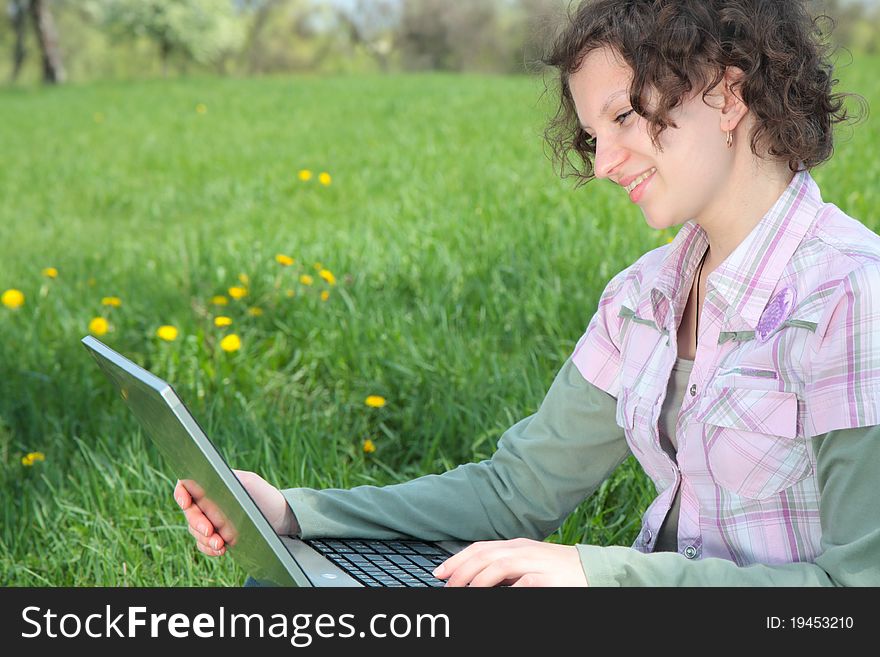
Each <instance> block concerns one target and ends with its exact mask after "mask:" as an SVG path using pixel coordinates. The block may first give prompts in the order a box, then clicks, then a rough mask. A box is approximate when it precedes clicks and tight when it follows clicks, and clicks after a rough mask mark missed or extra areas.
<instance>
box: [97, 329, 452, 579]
mask: <svg viewBox="0 0 880 657" xmlns="http://www.w3.org/2000/svg"><path fill="white" fill-rule="evenodd" d="M82 343H83V345H85V347H86V349H87V350H88V352H89V353H90V354H91V355H92V356H93V357H94V359H95V361H96V362H97V363H98V365H99V366H100V367H101V369H102V370H103V371H104V373H105V374H106V375H107V377H108V378H109V379H110V381H112V382H113V384H115V386H116V388H117V389H118V390H119V393H120V395H121V397H122V399H123V401H124V402H125V403H126V404H127V405H128V407H129V408H130V409H131V410H132V412H133V413H134V414H135V415H136V416H137V418H138V420H140V422H141V424H142V425H143V427H144V429H145V430H146V433H147V435H148V436H149V437H150V438H151V439H152V441H153V442H154V443H155V444H156V446H157V447H158V448H159V451H160V452H161V453H162V455H163V456H164V457H165V459H166V461H167V464H168V466H169V468H170V469H171V470H172V472H173V473H174V475H175V477H176V478H177V479H179V480H180V481H181V482H183V484H184V486H186V488H187V490H189V492H190V494H191V495H192V496H193V500H194V501H195V503H196V504H197V505H198V506H199V508H200V509H201V510H202V511H203V512H204V513H205V515H206V516H207V517H208V518H209V519H210V520H211V521H212V523H213V524H214V526H215V527H216V528H217V531H218V532H219V533H220V535H221V536H223V537H224V539H225V540H226V544H227V546H226V551H227V554H228V555H229V556H231V557H232V559H234V560H235V562H236V563H238V565H239V566H241V567H242V568H243V569H244V571H245V572H247V573H248V574H249V575H250V576H251V577H253V578H254V579H255V580H257V582H258V583H260V584H262V585H266V586H321V587H326V586H350V587H361V586H370V587H403V586H408V587H439V586H443V584H444V582H443V581H442V580H439V579H437V578H435V577H434V576H433V575H431V571H432V570H433V569H434V568H435V567H436V566H437V565H438V564H440V563H442V562H443V561H445V560H446V559H447V558H448V557H449V556H451V555H452V554H455V553H456V552H458V551H459V550H461V549H463V548H464V547H466V546H467V545H468V543H466V542H461V541H436V542H433V541H421V540H418V539H416V538H408V539H395V540H375V539H365V538H361V539H358V538H325V539H314V540H300V539H299V538H296V537H293V536H279V535H278V534H276V533H275V531H274V530H273V529H272V527H271V526H270V524H269V521H268V520H266V517H265V516H264V515H263V513H262V512H261V511H260V509H259V507H257V505H256V504H255V503H254V501H253V499H251V497H250V495H249V494H248V492H247V490H245V488H244V486H242V485H241V482H240V481H239V480H238V478H237V477H236V476H235V474H234V473H233V471H232V469H231V468H230V467H229V465H227V463H226V461H225V460H224V459H223V457H222V456H221V455H220V453H219V452H218V451H217V449H216V447H214V444H213V443H212V442H211V441H210V440H209V439H208V437H207V435H206V434H205V432H204V431H202V429H201V427H199V424H198V423H197V422H196V420H195V418H193V416H192V415H191V414H190V412H189V411H188V410H187V408H186V406H184V404H183V402H182V401H181V400H180V398H179V397H178V396H177V394H176V393H175V392H174V390H173V389H172V388H171V386H170V385H169V384H168V383H166V382H165V381H163V380H162V379H160V378H159V377H157V376H155V375H154V374H151V373H150V372H148V371H147V370H145V369H144V368H142V367H140V366H138V365H136V364H135V363H133V362H131V361H130V360H128V359H127V358H125V357H124V356H122V355H121V354H119V353H117V352H116V351H114V350H113V349H111V348H110V347H108V346H107V345H105V344H104V343H102V342H101V341H100V340H97V339H95V338H94V337H92V336H86V337H85V338H83V339H82Z"/></svg>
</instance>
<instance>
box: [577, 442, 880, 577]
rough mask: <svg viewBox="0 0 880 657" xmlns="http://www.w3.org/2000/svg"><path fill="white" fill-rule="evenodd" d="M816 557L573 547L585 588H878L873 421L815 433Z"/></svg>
mask: <svg viewBox="0 0 880 657" xmlns="http://www.w3.org/2000/svg"><path fill="white" fill-rule="evenodd" d="M812 441H813V447H814V448H815V451H816V473H817V477H818V484H819V494H820V498H819V516H820V522H821V525H822V554H820V555H819V556H818V557H816V560H815V561H814V562H813V563H806V562H802V563H789V564H783V565H774V566H766V565H751V566H745V567H740V566H737V565H736V564H735V563H733V562H732V561H727V560H725V559H717V558H707V559H702V560H699V561H691V560H689V559H687V558H686V557H685V556H683V555H681V554H678V553H675V552H658V553H652V554H645V553H642V552H639V551H637V550H633V549H631V548H627V547H617V546H612V547H598V546H594V545H578V546H577V548H578V551H579V553H580V557H581V564H582V565H583V567H584V572H585V573H586V575H587V580H588V582H589V583H590V585H591V586H880V504H877V493H878V486H877V481H878V479H877V475H878V474H880V426H873V427H858V428H853V429H839V430H834V431H830V432H828V433H826V434H822V435H819V436H815V437H814V438H813V439H812Z"/></svg>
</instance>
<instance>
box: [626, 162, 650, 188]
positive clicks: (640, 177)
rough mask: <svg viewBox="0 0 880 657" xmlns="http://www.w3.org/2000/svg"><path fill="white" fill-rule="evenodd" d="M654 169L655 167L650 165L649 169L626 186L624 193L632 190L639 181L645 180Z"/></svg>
mask: <svg viewBox="0 0 880 657" xmlns="http://www.w3.org/2000/svg"><path fill="white" fill-rule="evenodd" d="M656 170H657V167H651V168H650V169H648V170H647V171H645V173H643V174H642V175H641V176H639V177H638V178H636V179H635V180H633V181H632V182H631V183H630V184H629V185H627V186H626V193H627V194H629V193H630V192H631V191H632V190H634V189H635V188H636V187H637V186H638V185H639V183H641V182H642V181H643V180H645V178H647V177H648V176H650V175H651V174H652V173H654V172H655V171H656Z"/></svg>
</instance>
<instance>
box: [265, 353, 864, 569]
mask: <svg viewBox="0 0 880 657" xmlns="http://www.w3.org/2000/svg"><path fill="white" fill-rule="evenodd" d="M616 404H617V402H616V399H615V398H614V397H612V396H611V395H609V394H608V393H606V392H605V391H604V390H601V389H600V388H597V387H596V386H594V385H593V384H591V383H590V382H588V381H586V380H585V379H584V378H583V376H581V374H580V372H579V371H578V369H577V368H576V367H575V366H574V365H573V363H572V362H571V360H570V359H569V360H567V361H566V362H565V364H564V365H563V367H562V369H561V370H560V371H559V373H558V374H557V376H556V378H555V380H554V381H553V384H552V385H551V387H550V389H549V391H548V392H547V395H546V397H545V398H544V400H543V402H542V403H541V406H540V407H539V409H538V411H537V412H536V413H534V414H533V415H530V416H529V417H526V418H525V419H523V420H521V421H519V422H517V423H516V424H515V425H513V426H512V427H511V428H509V429H508V430H507V431H505V432H504V433H503V435H502V436H501V439H500V440H499V442H498V448H497V450H496V452H495V453H494V454H493V456H492V458H490V459H487V460H485V461H482V462H479V463H468V464H464V465H461V466H459V467H457V468H455V469H453V470H450V471H448V472H445V473H443V474H441V475H426V476H423V477H419V478H417V479H414V480H412V481H409V482H406V483H402V484H395V485H390V486H383V487H377V486H358V487H355V488H352V489H349V490H342V489H325V490H315V489H309V488H289V489H285V490H282V493H283V494H284V497H285V498H286V499H287V501H288V503H289V504H290V507H291V509H292V510H293V512H294V514H295V516H296V518H297V520H298V522H299V526H300V536H301V537H303V538H313V537H319V536H326V537H330V536H333V537H341V536H350V537H354V536H357V537H363V538H398V537H402V536H417V537H420V538H423V539H426V540H442V539H457V540H468V541H472V540H488V539H505V538H514V537H520V536H524V537H528V538H533V539H543V538H546V537H547V536H548V535H549V534H550V533H552V532H553V531H554V530H556V529H557V528H558V527H559V526H560V525H561V524H562V522H563V520H565V518H566V517H567V516H568V515H569V514H570V513H571V512H572V511H573V510H574V509H575V508H576V507H577V506H578V504H580V503H581V502H582V501H583V500H584V499H585V498H586V497H587V496H589V495H590V494H591V493H593V491H595V490H596V489H597V488H598V487H599V485H601V483H602V482H603V481H604V480H605V479H606V478H607V477H608V476H609V475H610V474H611V473H612V472H613V471H614V470H615V468H617V466H618V465H620V464H621V463H622V462H623V461H624V460H625V459H626V457H627V456H628V455H629V453H630V452H629V448H628V446H627V443H626V440H625V438H624V433H623V429H621V428H620V427H619V426H618V425H617V423H616V422H615V411H616ZM811 440H812V441H813V447H814V449H815V453H816V454H817V473H816V476H817V481H818V485H819V489H820V495H821V498H820V516H821V526H822V548H823V551H822V553H821V554H820V555H819V556H818V557H817V558H816V560H815V562H813V563H805V562H801V563H789V564H782V565H751V566H746V567H741V566H737V565H736V564H735V563H733V562H732V561H727V560H724V559H719V558H705V559H701V560H691V559H687V558H686V557H685V556H684V555H682V554H679V553H677V552H654V553H649V554H645V553H642V552H639V551H637V550H634V549H632V548H629V547H624V546H607V547H606V546H596V545H577V546H576V547H577V549H578V552H579V555H580V559H581V564H582V566H583V569H584V573H585V575H586V577H587V581H588V582H589V584H590V585H591V586H701V585H702V586H880V505H878V504H876V501H875V498H876V493H877V484H876V483H875V482H876V481H877V474H878V472H880V427H878V426H874V427H860V428H854V429H842V430H834V431H830V432H828V433H826V434H822V435H818V436H815V437H813V438H811ZM670 520H672V521H673V522H670V523H667V524H668V525H670V527H669V528H664V532H668V531H670V530H671V531H674V526H675V523H674V519H670ZM670 528H671V529H670Z"/></svg>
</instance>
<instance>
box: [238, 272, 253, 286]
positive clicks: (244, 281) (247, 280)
mask: <svg viewBox="0 0 880 657" xmlns="http://www.w3.org/2000/svg"><path fill="white" fill-rule="evenodd" d="M238 280H239V281H241V284H242V285H247V284H248V283H250V282H251V279H250V277H249V276H248V275H247V274H239V275H238Z"/></svg>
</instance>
